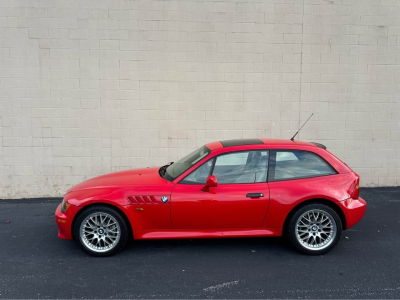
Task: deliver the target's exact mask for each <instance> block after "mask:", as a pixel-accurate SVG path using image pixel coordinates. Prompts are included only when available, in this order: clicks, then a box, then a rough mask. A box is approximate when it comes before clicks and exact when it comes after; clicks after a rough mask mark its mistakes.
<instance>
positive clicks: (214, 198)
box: [171, 150, 269, 229]
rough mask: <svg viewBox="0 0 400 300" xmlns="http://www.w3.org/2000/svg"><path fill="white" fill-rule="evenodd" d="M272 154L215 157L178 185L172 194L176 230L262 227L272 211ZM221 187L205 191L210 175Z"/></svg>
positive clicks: (248, 152) (172, 217)
mask: <svg viewBox="0 0 400 300" xmlns="http://www.w3.org/2000/svg"><path fill="white" fill-rule="evenodd" d="M268 160H269V152H268V151H267V150H253V151H238V152H229V153H226V154H221V155H219V156H217V157H214V158H212V159H210V160H208V161H207V162H205V163H204V164H203V165H201V166H200V167H198V168H197V169H196V170H194V171H193V172H192V173H191V174H189V175H188V176H186V177H185V178H184V179H183V180H181V181H180V182H179V183H177V184H176V185H175V186H174V188H173V190H172V194H171V219H172V227H173V228H174V229H234V228H236V229H240V228H258V227H260V226H261V224H262V222H263V219H264V217H265V214H266V212H267V209H268V202H269V188H268V184H267V182H266V180H267V170H268ZM210 174H212V175H214V176H216V178H217V180H218V185H217V186H216V187H213V188H210V190H209V191H207V192H204V191H202V190H201V188H202V187H203V186H204V184H205V182H206V179H207V177H208V175H210Z"/></svg>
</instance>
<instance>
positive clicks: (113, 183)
mask: <svg viewBox="0 0 400 300" xmlns="http://www.w3.org/2000/svg"><path fill="white" fill-rule="evenodd" d="M159 168H160V167H154V168H143V169H134V170H128V171H121V172H115V173H110V174H106V175H102V176H98V177H94V178H91V179H89V180H86V181H83V182H81V183H79V184H77V185H75V186H73V187H72V188H70V189H69V190H68V193H69V192H75V191H78V190H85V189H94V188H110V187H119V188H122V187H127V186H135V185H140V186H143V185H145V186H149V185H164V184H168V183H169V181H167V180H165V179H163V178H162V177H161V176H160V174H159V173H158V170H159Z"/></svg>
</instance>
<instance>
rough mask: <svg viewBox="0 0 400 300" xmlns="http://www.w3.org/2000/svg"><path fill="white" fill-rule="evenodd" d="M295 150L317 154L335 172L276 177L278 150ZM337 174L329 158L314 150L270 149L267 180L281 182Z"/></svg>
mask: <svg viewBox="0 0 400 300" xmlns="http://www.w3.org/2000/svg"><path fill="white" fill-rule="evenodd" d="M295 151H297V152H307V153H311V154H314V155H316V156H317V157H319V158H320V159H321V160H322V161H324V162H325V163H326V164H327V165H328V166H329V167H330V168H331V169H332V171H333V173H332V174H323V175H315V176H314V175H313V176H301V177H293V178H286V179H275V167H276V153H277V152H295ZM272 157H273V158H272ZM337 174H339V172H338V171H337V170H336V169H335V168H334V167H333V166H332V165H331V164H330V163H329V162H327V160H326V159H325V158H323V157H322V156H321V155H319V154H318V153H315V152H312V151H307V150H298V149H270V154H269V163H268V175H267V182H280V181H288V180H298V179H307V178H317V177H325V176H332V175H337ZM271 178H274V179H271Z"/></svg>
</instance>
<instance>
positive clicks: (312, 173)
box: [269, 151, 336, 181]
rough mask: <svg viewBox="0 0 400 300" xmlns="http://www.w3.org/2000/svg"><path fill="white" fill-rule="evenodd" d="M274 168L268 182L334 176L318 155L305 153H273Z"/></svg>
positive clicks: (334, 172) (331, 169) (332, 170)
mask: <svg viewBox="0 0 400 300" xmlns="http://www.w3.org/2000/svg"><path fill="white" fill-rule="evenodd" d="M274 154H275V167H271V171H270V172H271V174H270V178H269V180H270V181H277V180H287V179H296V178H307V177H317V176H325V175H332V174H336V171H335V170H334V169H333V168H332V167H331V166H330V165H329V164H328V163H327V162H326V161H325V160H324V159H322V158H321V157H320V156H319V155H317V154H314V153H311V152H307V151H274Z"/></svg>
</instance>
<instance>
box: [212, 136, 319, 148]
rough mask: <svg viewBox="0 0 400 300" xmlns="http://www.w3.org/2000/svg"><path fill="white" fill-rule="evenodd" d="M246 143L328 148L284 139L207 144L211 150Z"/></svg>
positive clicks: (225, 141) (243, 140)
mask: <svg viewBox="0 0 400 300" xmlns="http://www.w3.org/2000/svg"><path fill="white" fill-rule="evenodd" d="M246 145H277V146H279V145H282V146H285V145H291V146H294V145H296V146H310V147H320V148H324V149H326V147H325V146H324V145H322V144H318V143H308V142H301V141H292V140H283V139H234V140H223V141H218V142H213V143H209V144H207V147H208V148H209V149H210V150H216V149H220V148H227V147H235V146H246Z"/></svg>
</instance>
